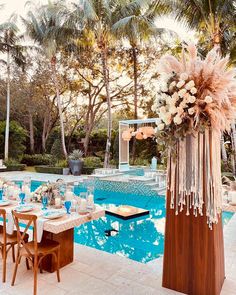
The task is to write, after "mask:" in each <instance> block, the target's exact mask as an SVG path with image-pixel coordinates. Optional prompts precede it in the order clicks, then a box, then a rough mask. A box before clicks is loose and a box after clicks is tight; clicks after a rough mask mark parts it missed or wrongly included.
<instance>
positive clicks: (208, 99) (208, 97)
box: [204, 95, 213, 103]
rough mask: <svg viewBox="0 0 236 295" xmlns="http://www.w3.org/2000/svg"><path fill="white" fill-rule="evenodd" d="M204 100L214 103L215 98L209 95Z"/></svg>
mask: <svg viewBox="0 0 236 295" xmlns="http://www.w3.org/2000/svg"><path fill="white" fill-rule="evenodd" d="M204 101H205V102H206V103H212V101H213V99H212V97H211V96H209V95H207V96H206V97H205V99H204Z"/></svg>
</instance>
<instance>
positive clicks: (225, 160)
mask: <svg viewBox="0 0 236 295" xmlns="http://www.w3.org/2000/svg"><path fill="white" fill-rule="evenodd" d="M219 40H220V36H219V32H218V31H217V32H215V33H214V36H213V47H214V48H215V49H216V50H217V51H218V53H219V54H221V46H220V42H219ZM221 156H222V161H223V163H224V165H225V166H227V164H228V157H227V152H226V149H225V141H224V134H222V136H221Z"/></svg>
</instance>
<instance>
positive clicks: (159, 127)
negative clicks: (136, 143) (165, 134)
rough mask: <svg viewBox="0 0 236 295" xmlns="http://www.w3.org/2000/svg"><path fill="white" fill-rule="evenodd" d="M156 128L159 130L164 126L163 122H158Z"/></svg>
mask: <svg viewBox="0 0 236 295" xmlns="http://www.w3.org/2000/svg"><path fill="white" fill-rule="evenodd" d="M157 128H158V130H159V131H161V130H163V129H164V128H165V124H164V123H160V124H159V125H158V126H157Z"/></svg>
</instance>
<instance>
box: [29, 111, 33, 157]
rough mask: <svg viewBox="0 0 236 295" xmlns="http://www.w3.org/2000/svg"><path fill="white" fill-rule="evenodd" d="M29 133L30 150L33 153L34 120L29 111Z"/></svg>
mask: <svg viewBox="0 0 236 295" xmlns="http://www.w3.org/2000/svg"><path fill="white" fill-rule="evenodd" d="M29 133H30V152H31V154H34V122H33V116H32V114H31V113H30V112H29Z"/></svg>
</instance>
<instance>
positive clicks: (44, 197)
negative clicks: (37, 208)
mask: <svg viewBox="0 0 236 295" xmlns="http://www.w3.org/2000/svg"><path fill="white" fill-rule="evenodd" d="M42 204H43V208H42V210H47V204H48V197H47V196H46V195H45V196H42Z"/></svg>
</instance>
